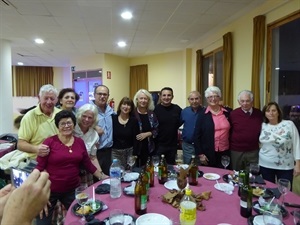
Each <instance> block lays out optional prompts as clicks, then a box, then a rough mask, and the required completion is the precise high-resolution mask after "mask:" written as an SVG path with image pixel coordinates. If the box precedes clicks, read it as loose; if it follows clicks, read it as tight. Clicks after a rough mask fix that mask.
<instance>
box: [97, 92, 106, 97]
mask: <svg viewBox="0 0 300 225" xmlns="http://www.w3.org/2000/svg"><path fill="white" fill-rule="evenodd" d="M96 95H99V96H101V95H102V96H103V97H107V96H108V94H106V93H101V92H99V93H96Z"/></svg>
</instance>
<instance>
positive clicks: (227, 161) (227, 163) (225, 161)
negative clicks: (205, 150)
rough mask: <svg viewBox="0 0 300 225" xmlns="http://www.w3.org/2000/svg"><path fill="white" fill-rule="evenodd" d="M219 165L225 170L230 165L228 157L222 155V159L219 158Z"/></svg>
mask: <svg viewBox="0 0 300 225" xmlns="http://www.w3.org/2000/svg"><path fill="white" fill-rule="evenodd" d="M221 163H222V165H223V166H224V169H225V170H226V167H227V166H228V165H229V163H230V157H229V156H228V155H223V156H222V158H221Z"/></svg>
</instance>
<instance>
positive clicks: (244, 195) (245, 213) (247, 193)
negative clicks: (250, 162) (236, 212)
mask: <svg viewBox="0 0 300 225" xmlns="http://www.w3.org/2000/svg"><path fill="white" fill-rule="evenodd" d="M240 214H241V216H242V217H245V218H248V217H250V216H251V215H252V188H251V186H250V184H249V173H247V172H246V173H245V178H244V183H243V187H242V188H241V200H240Z"/></svg>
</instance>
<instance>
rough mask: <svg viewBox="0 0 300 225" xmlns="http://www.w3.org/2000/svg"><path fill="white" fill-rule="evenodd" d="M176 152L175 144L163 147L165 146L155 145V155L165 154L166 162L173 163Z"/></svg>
mask: <svg viewBox="0 0 300 225" xmlns="http://www.w3.org/2000/svg"><path fill="white" fill-rule="evenodd" d="M176 154H177V146H175V147H165V146H158V147H157V155H159V157H160V156H161V155H165V159H166V161H167V164H170V165H175V164H176V163H175V158H176Z"/></svg>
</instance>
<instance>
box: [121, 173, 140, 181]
mask: <svg viewBox="0 0 300 225" xmlns="http://www.w3.org/2000/svg"><path fill="white" fill-rule="evenodd" d="M139 175H140V174H139V173H126V174H125V175H124V177H123V180H124V181H125V182H130V181H133V180H137V179H138V178H139Z"/></svg>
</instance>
